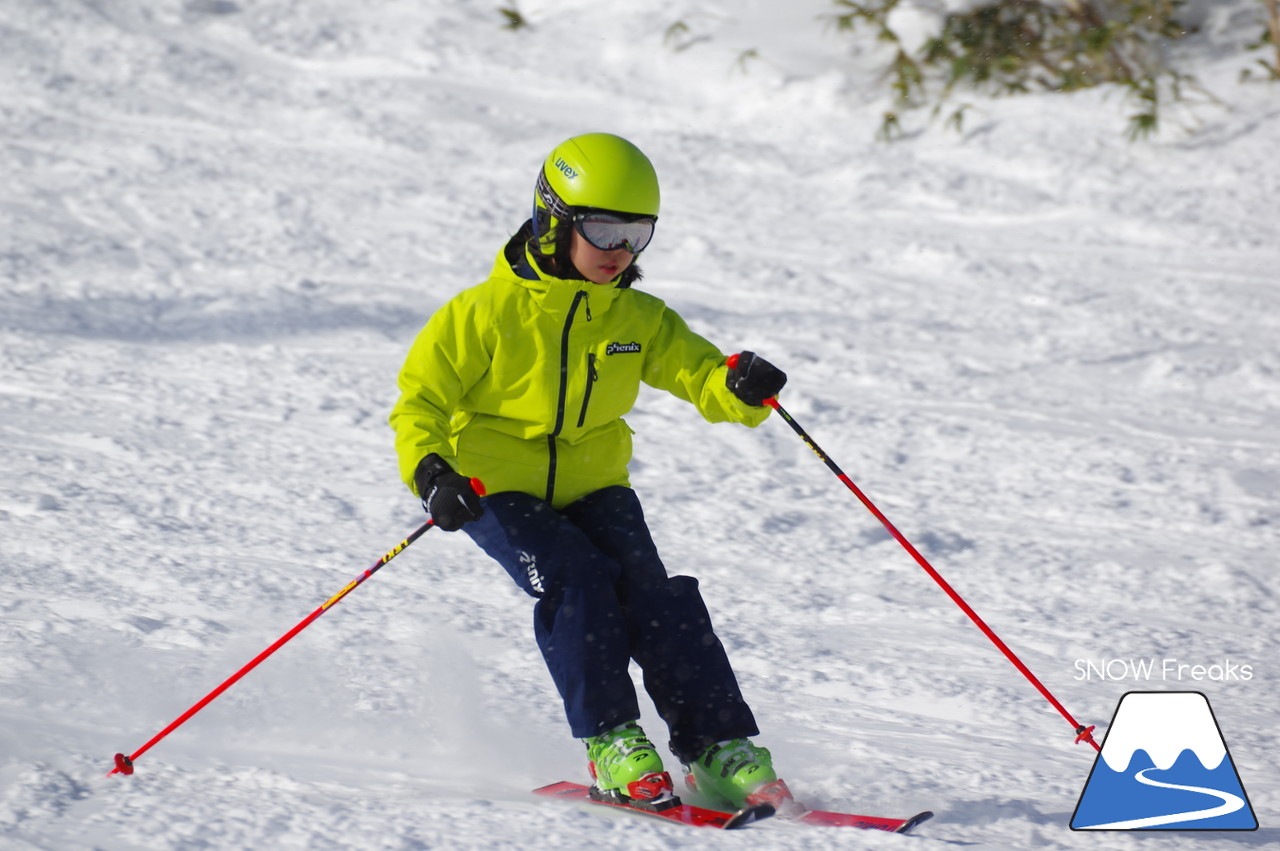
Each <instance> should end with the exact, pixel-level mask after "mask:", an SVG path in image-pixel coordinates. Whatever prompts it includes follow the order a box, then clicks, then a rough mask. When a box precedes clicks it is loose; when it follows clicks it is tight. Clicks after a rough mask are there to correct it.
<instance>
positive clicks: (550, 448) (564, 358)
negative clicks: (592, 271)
mask: <svg viewBox="0 0 1280 851" xmlns="http://www.w3.org/2000/svg"><path fill="white" fill-rule="evenodd" d="M586 297H587V294H586V292H585V291H583V290H578V292H576V293H574V296H573V303H572V304H570V305H569V315H568V316H566V317H565V320H564V330H563V331H561V332H560V392H559V395H558V396H557V398H556V424H555V428H553V429H552V430H551V433H550V434H548V435H547V454H548V456H549V457H548V459H547V502H552V501H553V497H555V494H556V454H557V453H556V436H557V435H559V434H560V430H561V429H563V428H564V405H565V398H566V397H567V396H568V395H569V329H570V328H571V327H573V316H574V314H575V313H577V312H578V304H579V303H580V302H581V301H582V300H583V299H584V298H586ZM588 310H590V308H588Z"/></svg>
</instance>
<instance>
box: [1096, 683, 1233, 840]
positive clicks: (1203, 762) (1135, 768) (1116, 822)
mask: <svg viewBox="0 0 1280 851" xmlns="http://www.w3.org/2000/svg"><path fill="white" fill-rule="evenodd" d="M1257 828H1258V819H1257V817H1256V816H1255V815H1254V813H1253V807H1252V806H1251V805H1250V804H1249V798H1248V796H1247V795H1246V794H1245V791H1244V786H1243V785H1242V784H1241V783H1240V775H1239V773H1238V772H1237V771H1236V766H1235V762H1233V761H1232V759H1231V753H1230V752H1229V751H1228V750H1227V743H1226V740H1225V739H1223V737H1222V730H1221V728H1220V727H1219V726H1218V720H1217V718H1216V717H1214V714H1213V709H1212V708H1211V707H1210V706H1209V699H1208V698H1207V697H1205V696H1204V695H1203V694H1201V693H1200V692H1198V691H1131V692H1129V693H1128V694H1125V695H1124V696H1123V697H1121V698H1120V703H1119V704H1118V705H1117V706H1116V714H1115V716H1114V717H1113V718H1112V719H1111V726H1110V727H1108V728H1107V737H1106V739H1105V740H1104V741H1103V743H1102V751H1101V753H1099V754H1098V756H1097V758H1096V759H1095V760H1094V763H1093V770H1092V771H1090V772H1089V779H1088V781H1087V782H1086V783H1085V786H1084V791H1082V792H1081V793H1080V801H1079V803H1077V804H1076V811H1075V813H1074V814H1073V815H1072V816H1071V829H1072V830H1257Z"/></svg>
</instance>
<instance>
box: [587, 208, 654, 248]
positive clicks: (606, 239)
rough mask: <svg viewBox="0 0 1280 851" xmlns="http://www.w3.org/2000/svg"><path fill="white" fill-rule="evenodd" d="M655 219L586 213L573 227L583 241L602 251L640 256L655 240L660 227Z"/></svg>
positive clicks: (605, 213)
mask: <svg viewBox="0 0 1280 851" xmlns="http://www.w3.org/2000/svg"><path fill="white" fill-rule="evenodd" d="M657 221H658V220H657V219H656V218H654V217H653V216H639V217H636V216H626V215H619V214H618V213H609V212H605V211H602V210H586V211H584V212H581V213H577V214H576V215H575V216H574V217H573V226H574V228H575V229H576V230H577V231H578V233H580V234H582V238H583V239H585V240H586V241H587V242H589V243H590V244H591V245H592V246H593V247H595V248H598V249H600V250H601V251H614V250H616V249H619V248H625V249H626V250H627V251H630V252H631V253H632V254H639V253H640V252H641V251H644V249H645V247H646V246H648V244H649V240H651V239H653V229H654V226H655V225H656V224H657Z"/></svg>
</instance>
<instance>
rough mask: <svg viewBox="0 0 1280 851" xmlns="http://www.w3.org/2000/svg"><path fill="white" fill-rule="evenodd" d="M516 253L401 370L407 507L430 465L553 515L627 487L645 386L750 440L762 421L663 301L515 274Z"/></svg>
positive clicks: (432, 330)
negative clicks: (445, 465)
mask: <svg viewBox="0 0 1280 851" xmlns="http://www.w3.org/2000/svg"><path fill="white" fill-rule="evenodd" d="M522 249H523V246H522V244H521V243H520V242H519V241H518V239H513V240H512V243H510V244H508V246H507V248H505V249H504V250H503V251H502V252H499V254H498V258H497V260H496V262H495V263H494V266H493V270H492V271H491V272H490V273H489V278H488V279H487V280H486V281H484V282H483V283H481V284H478V285H477V286H474V287H472V288H470V289H467V290H464V291H463V292H461V293H459V294H458V295H457V296H455V297H454V298H453V299H452V300H450V301H449V302H447V303H446V304H445V305H444V306H442V307H441V308H440V309H439V310H438V311H436V312H435V314H433V315H432V316H431V318H430V319H429V320H428V321H427V324H426V326H425V327H424V328H423V329H422V331H421V332H420V333H419V334H418V336H417V339H415V340H414V342H413V345H412V346H411V347H410V349H409V354H408V356H407V357H406V359H405V363H404V367H403V368H402V369H401V372H400V378H399V386H400V399H399V401H398V402H397V403H396V405H395V407H394V408H393V409H392V411H391V417H390V421H391V426H392V428H393V429H394V430H395V434H396V453H397V455H398V456H399V461H400V475H401V477H402V478H403V479H404V481H405V482H406V483H407V484H408V485H409V488H410V489H411V490H414V491H415V493H416V485H415V484H414V481H413V477H414V471H415V470H416V469H417V467H418V463H419V462H420V461H421V460H422V459H423V458H425V457H426V456H427V455H429V454H431V453H433V452H434V453H436V454H438V455H439V456H440V457H441V458H443V459H444V460H446V461H448V462H449V464H450V465H451V466H452V467H453V468H454V469H455V470H457V471H458V472H459V473H461V474H462V475H464V476H469V477H476V478H478V479H480V480H481V481H482V482H483V483H484V486H485V489H486V491H487V492H488V493H491V494H493V493H501V492H504V491H521V492H523V493H528V494H531V495H534V496H538V497H541V498H543V499H546V500H547V501H548V502H550V503H551V504H552V505H553V506H554V507H556V508H563V507H564V506H566V505H568V504H570V503H572V502H574V501H576V500H578V499H581V498H582V497H584V496H586V495H587V494H589V493H592V492H594V491H596V490H599V489H601V488H604V487H608V486H611V485H627V486H629V484H630V481H629V477H628V473H627V464H628V463H629V462H630V460H631V451H632V449H631V434H632V431H631V428H630V427H629V426H628V425H627V424H626V422H624V421H623V419H622V417H623V415H624V414H626V413H627V412H628V411H630V410H631V408H632V407H633V406H634V404H635V402H636V397H637V396H638V395H639V391H640V382H642V381H643V382H644V383H645V384H649V385H651V386H653V387H656V388H659V389H661V390H666V391H667V392H669V393H671V394H673V395H675V396H677V397H678V398H680V399H684V400H686V401H688V402H691V403H693V405H694V406H695V407H696V408H697V409H698V411H699V412H701V414H702V416H703V417H704V418H706V419H707V420H708V421H710V422H724V421H729V422H738V423H744V424H746V425H749V426H757V425H759V424H760V423H762V422H764V420H765V419H766V418H767V417H768V415H769V412H770V408H768V407H753V406H749V405H747V404H746V403H744V402H742V401H741V400H739V399H738V398H737V397H736V396H734V395H733V393H732V392H730V390H729V389H728V387H727V386H726V385H725V376H726V371H727V366H726V365H725V356H724V355H723V354H722V353H721V352H720V350H719V349H717V348H716V347H715V346H714V345H712V344H711V343H710V342H708V341H707V340H705V339H703V338H702V337H700V336H699V335H697V334H695V333H694V332H693V331H691V330H690V329H689V326H688V325H686V324H685V322H684V320H683V319H681V318H680V316H679V315H677V314H676V313H675V312H674V311H672V310H669V309H668V308H667V307H666V305H665V304H664V303H663V302H662V300H661V299H658V298H656V297H654V296H652V295H649V294H648V293H644V292H639V291H637V290H633V289H630V288H618V287H616V286H612V285H607V284H606V285H600V284H593V283H591V282H589V281H571V280H562V279H558V278H552V277H549V276H547V275H546V274H545V273H543V272H542V271H541V270H540V269H538V267H537V265H536V264H535V263H531V262H518V263H517V266H518V268H519V269H520V273H517V271H516V269H515V268H513V263H512V260H511V259H509V258H511V257H513V256H514V257H516V258H519V257H520V255H521V254H523V250H522Z"/></svg>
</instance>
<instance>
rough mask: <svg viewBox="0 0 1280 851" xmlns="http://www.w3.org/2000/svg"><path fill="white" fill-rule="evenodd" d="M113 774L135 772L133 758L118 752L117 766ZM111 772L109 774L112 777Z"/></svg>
mask: <svg viewBox="0 0 1280 851" xmlns="http://www.w3.org/2000/svg"><path fill="white" fill-rule="evenodd" d="M111 774H133V760H131V759H129V757H127V756H125V755H124V754H122V753H118V754H116V767H115V768H114V769H113V770H112V771H111ZM111 774H108V775H107V776H108V777H110V776H111Z"/></svg>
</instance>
